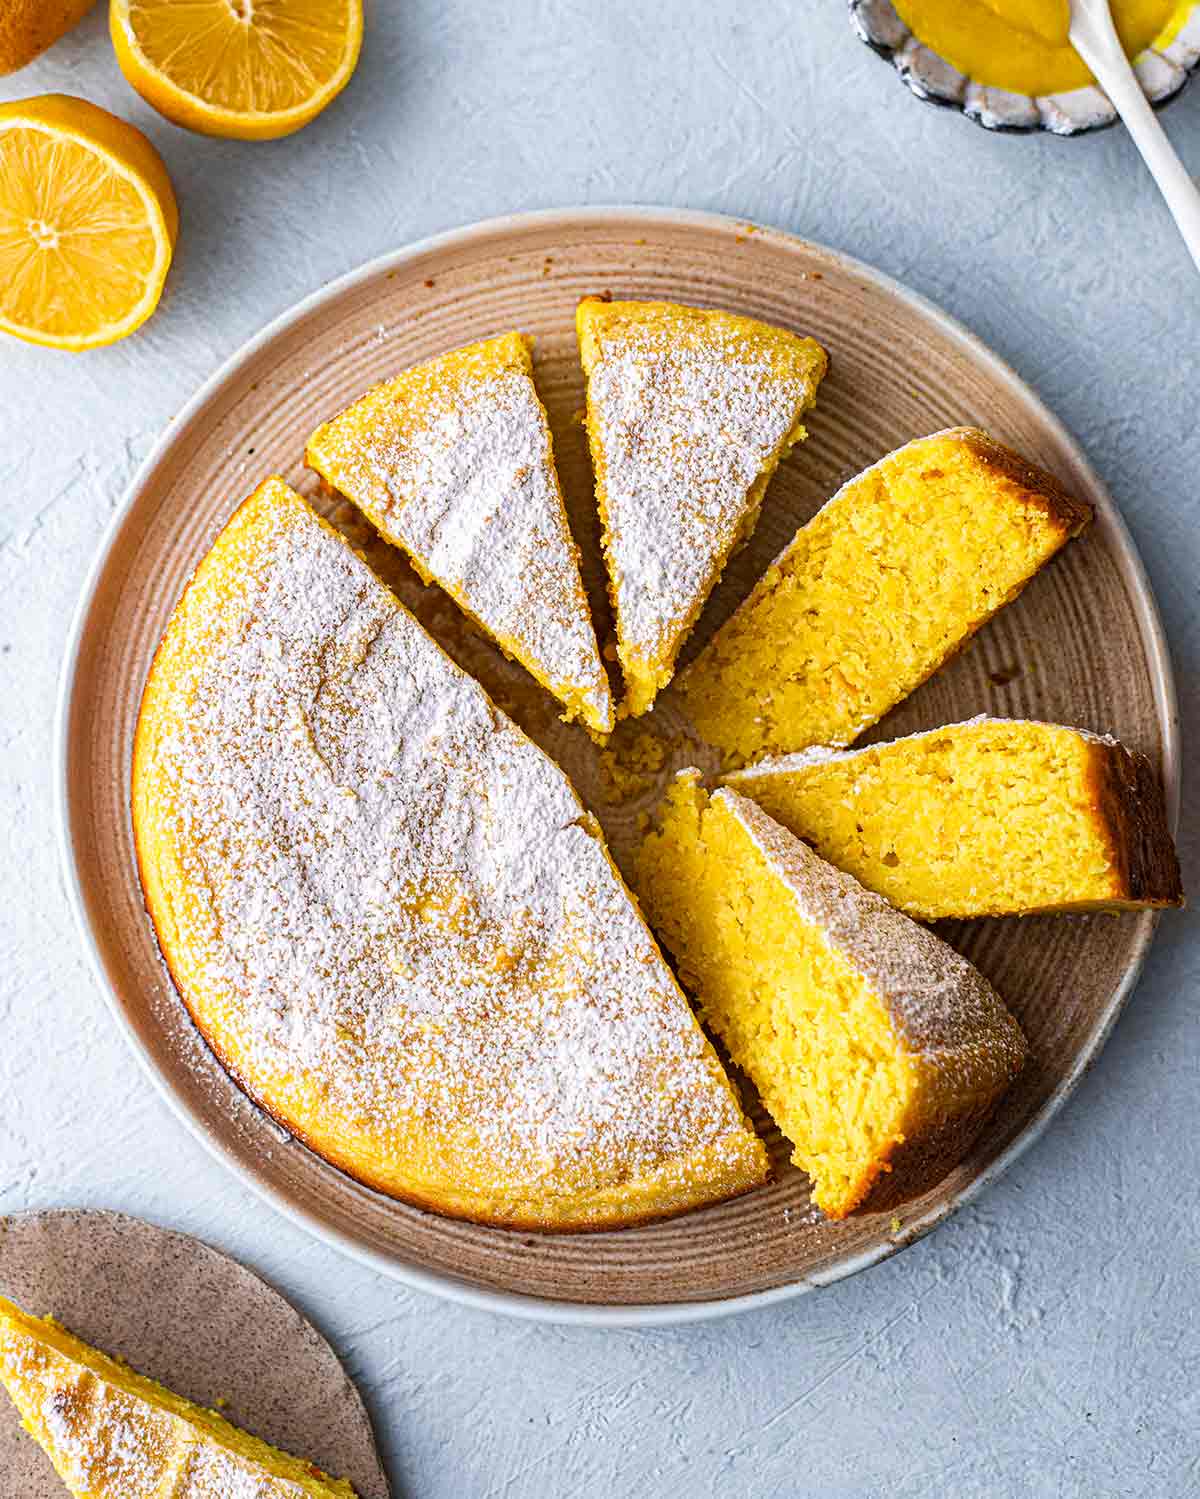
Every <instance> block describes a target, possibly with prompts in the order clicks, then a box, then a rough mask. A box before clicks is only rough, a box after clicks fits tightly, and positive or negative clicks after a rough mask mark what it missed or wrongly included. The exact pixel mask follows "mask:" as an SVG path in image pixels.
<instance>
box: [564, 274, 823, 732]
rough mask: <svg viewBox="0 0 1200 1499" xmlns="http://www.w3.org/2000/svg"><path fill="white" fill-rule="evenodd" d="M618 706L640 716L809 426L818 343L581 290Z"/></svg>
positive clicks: (580, 324) (690, 310)
mask: <svg viewBox="0 0 1200 1499" xmlns="http://www.w3.org/2000/svg"><path fill="white" fill-rule="evenodd" d="M576 326H577V331H578V335H579V352H580V357H581V359H582V361H583V369H584V374H585V375H586V377H587V429H588V438H589V441H590V444H591V451H592V466H593V468H594V469H595V474H596V501H597V505H598V507H599V510H600V519H601V522H602V525H603V530H604V551H605V559H606V561H607V564H608V574H609V593H610V595H611V598H612V604H613V612H614V616H615V620H616V633H617V656H618V658H619V660H620V663H621V668H622V671H623V672H624V676H625V701H624V703H623V705H622V708H621V712H622V714H623V715H628V716H630V717H633V716H636V715H637V714H639V713H645V712H646V710H647V709H648V708H650V707H651V706H652V704H653V702H654V699H655V697H656V696H657V694H658V693H659V692H660V691H661V690H662V688H664V687H665V686H666V685H667V683H668V682H669V681H670V680H671V677H672V675H673V674H674V671H675V662H676V659H677V657H678V655H679V651H680V648H681V646H682V645H683V643H684V641H685V640H686V639H687V636H688V634H689V632H690V631H691V629H692V626H693V625H694V624H695V622H696V619H697V616H698V615H699V613H700V610H701V609H702V607H703V606H704V602H705V600H706V599H707V598H708V596H709V594H710V593H711V592H712V589H713V587H714V585H715V584H716V582H717V579H718V578H719V577H720V576H721V573H722V571H723V569H724V567H725V564H726V562H728V560H729V557H730V555H731V554H732V553H733V552H734V551H735V550H736V549H737V547H738V546H739V545H741V544H742V543H743V542H744V541H746V540H747V539H748V537H749V536H750V533H751V532H752V531H753V529H754V526H755V524H756V522H757V520H758V515H759V511H760V509H761V508H762V500H763V494H764V492H765V490H766V487H767V483H768V481H769V480H770V478H771V475H772V474H773V473H774V472H775V469H776V467H777V466H778V464H779V460H780V459H781V458H782V457H783V455H784V453H786V452H787V450H788V448H789V447H791V445H792V444H793V443H795V442H797V441H799V440H800V439H801V438H802V437H804V436H805V431H804V427H803V426H802V424H801V418H802V417H803V415H804V413H805V412H806V411H807V410H808V409H809V408H810V407H811V406H812V405H813V403H814V401H815V400H816V394H817V386H818V385H819V384H820V381H821V378H822V376H823V375H824V373H825V369H826V364H827V360H826V356H825V351H824V350H823V349H822V348H821V346H820V345H819V344H817V343H815V342H814V341H813V340H812V339H811V338H799V337H797V336H796V335H795V334H794V333H788V332H786V331H784V330H783V329H782V328H773V327H770V326H769V325H768V324H766V323H760V322H756V321H755V320H754V319H752V318H745V317H737V316H735V315H734V314H732V313H728V312H710V311H703V310H701V309H699V308H696V307H679V306H675V305H673V304H671V303H668V302H604V301H601V300H599V299H598V298H594V297H589V298H586V299H585V300H584V301H583V302H581V303H580V304H579V308H578V311H577V314H576Z"/></svg>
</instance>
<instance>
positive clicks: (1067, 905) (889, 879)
mask: <svg viewBox="0 0 1200 1499" xmlns="http://www.w3.org/2000/svg"><path fill="white" fill-rule="evenodd" d="M725 780H726V784H727V785H729V786H732V787H733V788H734V790H736V791H738V792H741V793H744V794H745V795H746V796H749V797H751V798H753V800H754V801H756V802H757V803H758V804H759V806H761V807H763V808H764V809H765V810H766V811H767V812H769V813H770V815H771V816H772V817H773V818H774V819H775V820H776V821H777V822H781V823H782V824H783V825H784V826H785V827H786V828H788V829H789V830H790V831H791V832H793V833H795V834H796V835H797V836H798V837H800V838H803V839H804V841H805V842H806V843H808V844H810V845H811V846H812V847H813V848H814V849H816V851H817V853H819V854H820V855H821V856H822V857H823V858H825V859H828V860H829V861H830V863H832V864H836V865H837V866H838V868H839V869H844V870H847V871H848V872H849V873H850V874H852V875H853V876H854V877H855V879H857V880H860V881H861V882H862V883H863V884H864V885H866V886H867V887H868V888H869V889H871V890H877V891H878V892H879V894H880V895H885V896H887V898H888V900H890V901H891V902H892V904H893V905H895V906H899V907H900V909H901V910H902V911H907V912H908V913H909V914H910V915H912V916H919V917H922V918H924V919H926V920H936V919H938V918H940V917H949V916H956V917H966V916H1010V915H1024V914H1026V913H1029V912H1035V911H1089V910H1096V909H1113V910H1118V909H1129V908H1137V907H1146V906H1175V905H1179V904H1180V903H1181V901H1182V899H1183V892H1182V889H1181V887H1180V881H1179V863H1178V860H1177V859H1176V857H1175V849H1174V845H1173V843H1172V841H1171V834H1170V830H1169V828H1168V824H1167V812H1166V806H1165V804H1164V801H1163V793H1162V786H1161V783H1160V781H1159V779H1158V776H1157V775H1156V774H1155V772H1154V770H1153V767H1152V766H1151V765H1150V763H1149V762H1148V761H1147V760H1146V758H1145V756H1144V755H1138V754H1132V753H1131V752H1130V751H1129V750H1127V749H1126V748H1125V747H1124V746H1123V745H1120V744H1118V743H1117V742H1116V741H1115V740H1113V739H1106V738H1100V737H1099V736H1098V735H1096V734H1088V733H1085V732H1084V731H1083V730H1081V729H1071V728H1065V727H1063V726H1062V725H1060V724H1049V723H1029V722H1022V721H1018V720H1013V719H997V718H976V719H972V720H971V721H970V722H969V723H958V724H950V725H949V726H948V727H946V728H943V729H934V730H932V731H930V732H929V733H925V734H913V735H911V736H910V737H909V738H907V739H897V740H894V741H893V742H892V743H890V744H873V745H869V746H866V747H865V748H862V749H854V750H846V751H841V752H839V751H836V750H820V749H816V750H806V751H802V752H801V753H799V754H796V755H787V756H784V757H783V758H781V759H778V760H767V761H764V762H762V763H761V764H758V765H754V766H751V767H749V768H748V769H746V770H740V771H734V772H733V773H732V774H730V775H728V776H727V777H726V778H725Z"/></svg>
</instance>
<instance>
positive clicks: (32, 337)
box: [0, 94, 179, 349]
mask: <svg viewBox="0 0 1200 1499" xmlns="http://www.w3.org/2000/svg"><path fill="white" fill-rule="evenodd" d="M178 232H179V211H178V209H177V208H176V206H175V194H174V193H173V192H172V190H171V180H170V178H169V177H168V176H167V169H166V167H165V166H163V163H162V158H161V157H160V156H159V154H158V152H157V151H156V150H155V149H154V147H153V146H152V145H151V144H150V142H149V141H148V140H147V139H146V137H145V136H144V135H143V134H142V132H141V131H140V130H135V129H134V127H133V126H132V125H128V124H126V123H125V121H124V120H119V119H118V118H117V117H116V115H112V114H109V112H108V111H107V110H106V109H100V108H98V107H97V106H96V105H95V104H89V103H88V102H87V100H86V99H74V98H71V97H70V96H69V95H66V94H42V95H40V96H39V97H37V98H35V99H18V100H17V101H16V102H15V103H12V104H4V105H0V330H2V331H4V332H5V333H13V334H15V335H16V336H17V337H18V338H23V339H25V340H26V341H27V342H29V343H35V344H49V345H51V346H53V347H54V348H58V349H94V348H97V347H98V346H99V345H101V344H110V343H114V342H115V341H116V340H117V339H118V338H124V337H125V335H126V334H127V333H132V332H133V330H134V329H135V328H136V327H137V326H138V325H139V324H140V323H144V322H145V320H146V319H147V318H148V317H149V316H150V314H151V313H152V312H153V311H154V309H155V307H156V306H157V305H158V298H159V295H160V293H161V292H162V284H163V280H164V278H165V277H166V274H167V268H168V267H169V266H170V264H171V254H172V252H173V250H174V248H175V238H176V235H177V234H178Z"/></svg>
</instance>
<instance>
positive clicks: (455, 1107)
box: [132, 479, 768, 1229]
mask: <svg viewBox="0 0 1200 1499" xmlns="http://www.w3.org/2000/svg"><path fill="white" fill-rule="evenodd" d="M132 812H133V828H134V837H135V842H136V847H137V852H138V862H139V867H140V870H141V876H142V886H143V890H144V892H145V896H146V905H147V909H148V910H149V912H150V915H151V917H152V919H153V921H154V924H155V928H156V930H157V933H158V938H159V943H160V946H161V948H162V952H163V956H164V957H165V958H166V961H167V965H168V967H169V968H170V971H171V974H172V977H173V978H174V980H175V983H176V986H177V987H178V989H179V991H180V993H181V995H182V996H183V998H184V1000H185V1002H186V1004H187V1006H188V1008H189V1010H190V1012H191V1014H192V1016H193V1017H194V1019H195V1021H196V1024H197V1025H198V1027H199V1028H200V1030H201V1032H202V1033H203V1034H204V1036H205V1037H206V1038H207V1039H208V1042H209V1044H210V1045H211V1047H212V1048H213V1050H214V1051H215V1053H216V1054H217V1056H218V1057H220V1058H221V1059H222V1061H223V1062H224V1063H225V1065H226V1067H227V1068H228V1069H229V1071H230V1072H231V1073H232V1075H233V1076H234V1077H235V1078H236V1079H237V1080H238V1082H239V1083H240V1084H241V1085H242V1087H243V1088H245V1090H246V1091H247V1092H248V1093H249V1094H250V1095H251V1096H252V1097H254V1098H255V1099H256V1100H257V1101H258V1102H259V1103H260V1104H261V1105H262V1106H263V1107H264V1108H266V1109H267V1110H269V1111H270V1113H272V1114H273V1115H274V1116H275V1117H276V1118H277V1119H278V1120H279V1121H280V1123H281V1124H283V1126H284V1127H285V1128H286V1129H287V1130H289V1131H290V1132H291V1133H292V1134H293V1135H295V1136H297V1137H298V1138H300V1139H302V1140H304V1141H305V1142H306V1143H307V1144H309V1145H310V1146H311V1147H312V1148H313V1149H314V1150H316V1151H317V1152H319V1153H320V1154H321V1155H323V1156H324V1157H325V1158H326V1159H327V1160H329V1161H331V1162H332V1163H333V1164H335V1165H337V1166H339V1167H341V1168H342V1169H344V1170H345V1171H348V1172H350V1173H351V1174H352V1175H354V1176H355V1177H357V1178H358V1179H359V1180H361V1181H364V1182H366V1183H368V1184H369V1185H370V1186H372V1187H375V1188H376V1189H377V1190H379V1191H382V1192H387V1193H390V1194H391V1195H393V1196H395V1197H400V1198H403V1199H405V1200H407V1201H409V1202H414V1203H417V1204H420V1205H422V1206H426V1207H430V1208H433V1209H436V1210H437V1211H440V1212H444V1213H449V1214H453V1215H456V1216H458V1217H463V1218H470V1219H474V1220H476V1221H479V1222H485V1223H494V1224H500V1225H507V1226H515V1227H521V1228H543V1229H565V1228H600V1227H619V1226H621V1225H623V1224H627V1223H636V1222H641V1221H644V1220H646V1219H650V1218H656V1217H662V1216H664V1215H665V1214H668V1213H674V1212H679V1211H682V1210H683V1209H684V1208H688V1207H694V1206H696V1205H698V1204H700V1203H706V1202H712V1201H715V1200H717V1199H719V1198H722V1197H728V1196H731V1195H733V1194H735V1193H738V1192H743V1191H746V1190H748V1189H749V1188H750V1187H753V1186H755V1185H757V1184H758V1183H760V1182H762V1181H763V1180H765V1179H766V1176H767V1174H768V1162H767V1157H766V1153H765V1150H764V1148H763V1145H762V1143H761V1141H759V1139H758V1138H757V1136H756V1135H755V1134H754V1131H753V1129H752V1128H751V1126H750V1125H749V1124H748V1123H747V1121H746V1119H745V1117H744V1115H743V1113H742V1110H741V1107H740V1104H739V1102H738V1099H737V1096H736V1095H735V1093H734V1092H733V1090H732V1088H731V1087H730V1085H729V1082H728V1080H727V1079H726V1077H725V1074H724V1072H723V1071H722V1068H721V1064H720V1062H719V1061H718V1059H717V1056H716V1054H715V1052H714V1051H713V1049H712V1047H711V1046H710V1045H709V1044H708V1042H707V1040H706V1039H705V1036H704V1034H703V1032H702V1031H701V1029H700V1027H699V1025H698V1024H697V1022H696V1020H695V1017H694V1016H693V1014H692V1012H691V1009H690V1007H689V1005H688V1002H687V1000H686V998H685V997H684V995H683V994H682V993H681V992H680V990H679V988H678V986H677V984H676V983H675V980H674V978H673V976H672V974H671V970H670V969H669V968H668V967H667V965H666V963H665V962H664V960H663V958H662V955H661V953H660V952H659V950H658V947H657V946H656V944H655V942H654V938H653V937H652V936H651V934H650V931H649V929H648V928H647V926H646V924H645V922H644V921H643V920H642V917H641V915H640V913H639V911H638V908H637V905H636V903H635V902H634V900H633V899H632V897H631V896H630V894H629V891H628V889H627V888H626V886H625V884H624V882H623V881H622V879H621V877H620V875H619V874H618V873H617V870H616V868H615V866H614V865H613V863H612V861H611V859H610V858H609V854H608V850H607V848H606V847H605V844H604V840H603V838H602V836H601V834H600V831H599V829H598V827H597V825H596V823H595V822H594V820H593V819H592V818H591V816H589V814H588V813H587V812H586V810H585V809H584V807H583V805H582V803H581V802H580V800H579V798H578V796H576V794H575V792H574V790H573V789H572V787H571V785H570V783H569V782H568V780H567V778H566V776H565V775H564V774H563V773H562V771H561V770H560V769H559V768H558V766H557V765H555V764H554V762H553V761H552V760H550V759H549V758H548V757H547V756H546V755H545V754H543V753H542V751H541V750H540V749H538V747H537V746H536V745H535V744H534V743H533V742H532V741H531V740H530V739H528V738H526V736H525V735H524V734H523V733H522V732H521V731H520V730H519V729H518V728H517V726H516V725H515V724H514V723H513V722H512V721H511V720H510V719H508V718H506V717H505V715H504V714H503V713H501V712H500V710H499V709H498V708H496V706H495V705H494V704H493V703H492V702H491V700H490V699H489V698H488V696H487V695H486V693H485V692H484V691H483V689H482V688H481V687H480V686H479V684H478V683H477V682H475V681H474V680H473V679H472V678H471V677H470V676H468V675H467V674H466V673H465V672H463V671H461V670H460V669H459V668H458V667H457V666H456V665H455V664H454V663H453V662H452V661H451V660H450V658H449V657H448V656H447V655H446V654H445V653H444V652H443V651H442V650H441V648H440V647H439V646H438V645H437V644H436V643H435V642H434V640H433V639H432V638H431V637H430V636H429V635H427V634H426V633H425V631H424V630H423V629H422V628H421V626H420V625H419V624H418V623H417V621H416V620H415V619H414V618H413V616H412V615H411V614H410V613H409V612H408V611H407V610H406V609H404V608H403V607H402V606H401V605H400V603H399V602H398V601H397V600H396V598H395V596H394V595H393V594H392V593H391V592H389V590H388V589H386V588H385V587H384V586H383V584H382V583H380V582H379V580H378V579H377V578H376V577H375V575H374V573H372V571H371V569H370V568H369V567H368V566H367V565H366V564H365V563H364V562H363V561H362V560H361V559H360V558H359V557H357V556H356V555H355V553H354V552H353V551H352V549H351V548H350V546H349V545H348V544H347V543H346V541H345V540H344V538H343V537H341V536H340V535H339V534H338V533H337V532H336V531H334V530H333V529H332V528H331V527H330V526H328V525H327V524H326V523H325V522H324V521H322V520H321V519H320V518H319V517H318V516H317V515H316V514H315V513H314V512H313V511H312V510H311V509H310V508H309V507H308V506H307V505H306V504H305V503H304V501H303V500H302V499H301V498H300V496H299V495H297V494H295V493H294V492H293V491H292V490H290V489H289V488H288V486H287V485H286V484H284V483H283V481H282V480H280V479H269V480H267V481H266V482H265V483H264V484H262V485H260V486H259V488H258V489H257V490H256V491H255V492H254V494H253V495H251V496H250V498H249V499H248V500H247V501H246V502H245V503H244V504H243V505H242V506H241V507H240V508H239V509H238V511H237V512H236V513H235V515H234V516H233V518H232V520H231V521H230V522H229V524H228V525H227V526H226V528H225V530H224V531H223V532H222V533H221V535H220V536H219V537H218V538H217V540H216V542H215V544H214V545H213V548H212V550H211V551H210V552H209V554H208V555H207V557H206V558H204V560H203V561H202V562H201V563H200V566H199V568H198V569H197V571H196V574H195V577H194V578H193V580H192V582H191V583H190V585H189V586H188V589H187V591H186V592H185V594H184V596H183V598H182V600H181V601H180V603H179V604H178V605H177V606H176V608H175V611H174V613H173V615H172V617H171V620H170V622H169V624H168V626H167V631H166V634H165V635H164V637H163V641H162V644H161V645H160V647H159V649H158V652H157V655H156V656H155V660H154V663H153V666H152V668H151V672H150V676H149V679H148V681H147V683H146V689H145V693H144V695H143V699H142V706H141V712H140V714H139V716H138V723H137V729H136V733H135V742H134V760H133V806H132Z"/></svg>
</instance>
